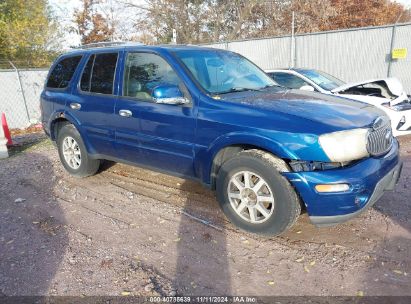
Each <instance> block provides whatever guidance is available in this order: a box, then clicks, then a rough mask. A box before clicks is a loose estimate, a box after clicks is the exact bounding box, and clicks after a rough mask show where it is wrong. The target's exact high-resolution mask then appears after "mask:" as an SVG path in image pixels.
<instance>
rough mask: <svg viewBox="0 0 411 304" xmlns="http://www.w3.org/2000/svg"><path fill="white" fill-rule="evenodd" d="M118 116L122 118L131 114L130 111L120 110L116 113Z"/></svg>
mask: <svg viewBox="0 0 411 304" xmlns="http://www.w3.org/2000/svg"><path fill="white" fill-rule="evenodd" d="M118 114H120V116H123V117H131V116H133V112H131V111H130V110H120V111H118Z"/></svg>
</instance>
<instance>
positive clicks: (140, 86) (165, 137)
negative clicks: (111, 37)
mask: <svg viewBox="0 0 411 304" xmlns="http://www.w3.org/2000/svg"><path fill="white" fill-rule="evenodd" d="M123 70H124V72H123V74H124V76H123V85H122V96H121V97H120V98H119V99H118V101H117V103H116V107H115V113H116V134H115V140H116V142H115V145H116V149H117V151H118V152H119V153H120V154H121V158H123V159H125V160H127V161H131V162H134V163H137V164H141V165H145V166H148V167H153V168H157V169H161V170H164V171H168V172H173V173H175V174H178V175H181V176H193V175H194V168H193V160H194V157H193V141H194V135H195V126H196V123H195V121H196V118H195V111H194V109H195V107H193V101H192V99H191V97H190V96H186V97H187V98H188V99H190V100H191V103H189V104H186V105H170V104H157V103H155V102H154V100H153V98H152V96H151V95H152V90H153V89H154V88H155V87H156V86H158V85H160V84H174V85H179V86H180V88H182V91H183V92H187V93H186V95H189V94H188V91H187V90H186V89H185V87H184V84H183V83H182V82H181V80H180V78H179V76H178V75H177V73H176V72H175V71H174V69H173V68H172V67H171V66H170V65H169V64H168V63H167V61H166V60H165V59H163V58H162V57H160V56H159V55H157V54H154V53H145V52H129V53H128V54H126V59H125V64H124V69H123Z"/></svg>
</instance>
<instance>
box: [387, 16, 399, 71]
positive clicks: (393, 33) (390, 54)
mask: <svg viewBox="0 0 411 304" xmlns="http://www.w3.org/2000/svg"><path fill="white" fill-rule="evenodd" d="M396 29H397V23H395V24H394V25H393V27H392V32H391V45H390V53H389V55H388V70H387V77H390V76H391V65H392V61H393V59H392V50H393V49H394V43H395V32H396Z"/></svg>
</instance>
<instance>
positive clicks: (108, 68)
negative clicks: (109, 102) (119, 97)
mask: <svg viewBox="0 0 411 304" xmlns="http://www.w3.org/2000/svg"><path fill="white" fill-rule="evenodd" d="M117 57H118V53H102V54H94V55H92V56H90V58H89V60H88V62H87V65H86V67H85V68H84V71H83V75H81V82H80V88H81V90H82V91H86V92H93V93H100V94H113V87H114V76H115V72H116V66H117Z"/></svg>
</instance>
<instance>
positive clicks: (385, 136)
mask: <svg viewBox="0 0 411 304" xmlns="http://www.w3.org/2000/svg"><path fill="white" fill-rule="evenodd" d="M392 142H393V136H392V130H391V124H390V121H389V120H385V121H384V122H383V123H381V121H378V122H377V120H376V123H375V124H374V127H373V128H372V129H371V130H370V131H369V132H368V139H367V150H368V153H370V154H371V155H372V156H380V155H383V154H385V153H387V152H388V151H389V150H390V149H391V147H392Z"/></svg>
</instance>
